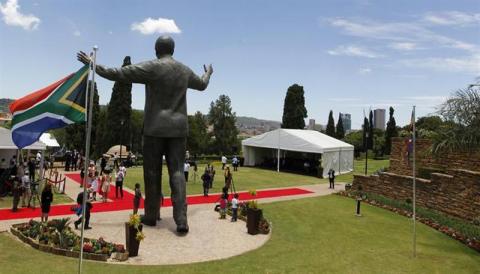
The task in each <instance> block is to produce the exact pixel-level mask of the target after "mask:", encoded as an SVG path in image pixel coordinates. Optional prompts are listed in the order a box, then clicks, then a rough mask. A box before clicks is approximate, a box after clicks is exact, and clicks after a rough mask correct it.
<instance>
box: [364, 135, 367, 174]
mask: <svg viewBox="0 0 480 274" xmlns="http://www.w3.org/2000/svg"><path fill="white" fill-rule="evenodd" d="M364 145H365V175H367V173H368V172H367V170H368V131H366V132H365V143H364Z"/></svg>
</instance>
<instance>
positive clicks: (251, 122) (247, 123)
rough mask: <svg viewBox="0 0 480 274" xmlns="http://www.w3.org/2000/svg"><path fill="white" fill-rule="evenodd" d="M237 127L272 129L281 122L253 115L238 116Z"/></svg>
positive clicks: (277, 126)
mask: <svg viewBox="0 0 480 274" xmlns="http://www.w3.org/2000/svg"><path fill="white" fill-rule="evenodd" d="M237 127H243V128H254V127H269V128H272V129H275V128H279V127H280V122H277V121H271V120H262V119H257V118H253V117H245V116H237Z"/></svg>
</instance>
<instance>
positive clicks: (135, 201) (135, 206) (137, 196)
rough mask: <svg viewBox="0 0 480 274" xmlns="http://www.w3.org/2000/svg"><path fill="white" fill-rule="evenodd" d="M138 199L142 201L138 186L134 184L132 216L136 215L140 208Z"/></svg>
mask: <svg viewBox="0 0 480 274" xmlns="http://www.w3.org/2000/svg"><path fill="white" fill-rule="evenodd" d="M140 199H142V191H141V190H140V184H139V183H136V184H135V197H134V198H133V214H137V213H138V208H139V207H140Z"/></svg>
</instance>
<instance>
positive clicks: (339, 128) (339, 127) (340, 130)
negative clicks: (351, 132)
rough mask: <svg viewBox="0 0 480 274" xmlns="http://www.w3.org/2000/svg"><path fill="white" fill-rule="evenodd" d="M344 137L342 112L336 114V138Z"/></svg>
mask: <svg viewBox="0 0 480 274" xmlns="http://www.w3.org/2000/svg"><path fill="white" fill-rule="evenodd" d="M343 138H345V129H344V128H343V119H342V114H341V113H339V114H338V121H337V139H343Z"/></svg>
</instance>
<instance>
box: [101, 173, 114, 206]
mask: <svg viewBox="0 0 480 274" xmlns="http://www.w3.org/2000/svg"><path fill="white" fill-rule="evenodd" d="M105 174H106V175H103V177H102V178H103V183H102V200H103V202H104V203H106V202H107V199H108V193H109V192H110V184H111V183H112V175H110V172H105Z"/></svg>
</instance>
